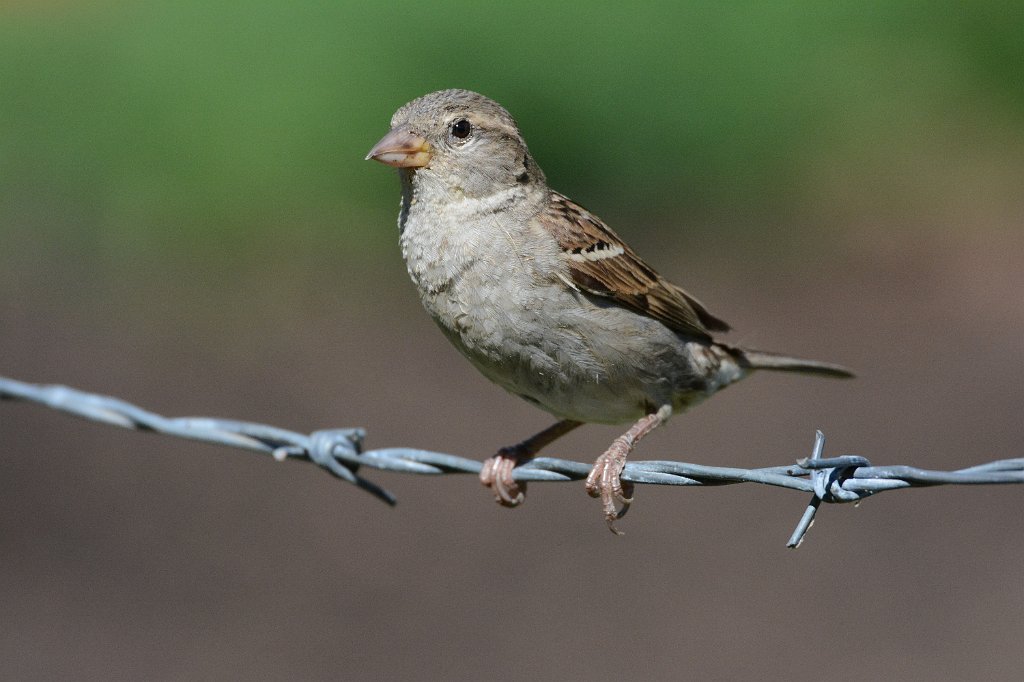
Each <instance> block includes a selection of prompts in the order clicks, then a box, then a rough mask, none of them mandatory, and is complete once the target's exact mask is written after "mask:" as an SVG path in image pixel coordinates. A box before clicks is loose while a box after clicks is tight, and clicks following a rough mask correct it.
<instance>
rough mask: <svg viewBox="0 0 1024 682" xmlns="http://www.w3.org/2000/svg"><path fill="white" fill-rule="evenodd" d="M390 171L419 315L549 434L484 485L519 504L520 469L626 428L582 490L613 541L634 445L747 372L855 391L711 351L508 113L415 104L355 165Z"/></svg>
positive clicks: (705, 316)
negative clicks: (612, 428) (591, 434)
mask: <svg viewBox="0 0 1024 682" xmlns="http://www.w3.org/2000/svg"><path fill="white" fill-rule="evenodd" d="M366 159H367V160H375V161H378V162H380V163H383V164H386V165H388V166H392V167H394V168H397V169H398V174H399V178H400V180H401V204H400V209H399V216H398V229H399V243H400V246H401V251H402V256H403V258H404V259H405V263H406V267H407V270H408V273H409V276H410V277H411V279H412V281H413V283H414V284H415V286H416V289H417V291H418V292H419V296H420V299H421V301H422V303H423V306H424V308H426V310H427V312H428V313H429V314H430V316H431V317H432V318H433V319H434V321H435V322H436V323H437V325H438V326H439V327H440V329H441V332H442V333H443V334H444V335H445V336H446V337H447V338H448V340H449V341H450V342H451V343H452V344H453V345H454V346H455V347H456V348H457V349H458V350H459V351H460V352H461V353H462V355H464V356H465V357H466V359H468V360H469V362H470V363H471V364H472V365H473V366H475V367H476V368H477V369H478V370H479V371H480V372H481V373H482V374H483V375H484V376H485V377H487V378H488V379H490V380H491V381H492V382H494V383H496V384H497V385H499V386H501V387H502V388H504V389H506V390H507V391H509V392H511V393H513V394H515V395H517V396H519V397H521V398H523V399H525V400H526V401H528V402H530V403H532V404H534V405H536V406H537V407H539V408H541V409H543V410H545V411H546V412H548V413H550V414H551V415H553V416H554V417H555V418H556V420H557V421H556V422H555V423H554V424H553V425H552V426H550V427H548V428H547V429H544V430H543V431H541V432H539V433H537V434H535V435H533V436H531V437H529V438H527V439H525V440H523V441H522V442H520V443H518V444H516V445H512V446H507V447H502V448H500V449H499V450H498V451H497V453H496V454H495V455H494V456H492V457H490V458H488V459H487V460H486V461H485V462H484V464H483V467H482V469H481V472H480V480H481V482H482V483H483V485H485V486H486V487H487V488H489V489H490V490H491V492H492V493H493V495H494V497H495V500H496V501H497V502H498V503H499V504H501V505H504V506H508V507H514V506H517V505H519V504H520V503H521V502H523V500H524V497H525V493H526V484H525V483H523V482H517V481H515V480H514V469H515V467H517V466H519V465H521V464H523V463H525V462H528V461H529V460H530V459H532V458H533V457H534V456H535V455H536V454H537V453H538V452H539V451H540V450H541V448H543V447H545V446H547V445H549V444H550V443H552V442H553V441H555V440H556V439H558V438H560V437H562V436H564V435H565V434H567V433H569V432H570V431H572V430H573V429H576V428H577V427H579V426H580V425H582V424H585V423H600V424H630V426H629V427H628V429H627V430H626V431H625V433H623V434H622V435H620V436H618V437H617V438H615V439H614V440H613V441H612V443H611V445H610V446H609V447H608V448H607V450H605V451H604V452H603V453H602V454H601V455H600V456H599V457H597V459H596V461H595V463H594V466H593V469H592V470H591V472H590V474H589V476H588V477H587V479H586V491H587V493H588V494H589V495H590V496H591V497H596V498H599V499H600V501H601V507H602V511H603V514H604V518H605V521H606V523H607V525H608V528H609V529H610V530H611V531H612V532H613V533H616V534H621V531H619V529H618V528H617V525H616V521H618V520H619V519H621V518H622V517H623V516H624V515H625V513H626V512H627V511H628V510H629V508H630V505H631V503H632V502H633V485H632V484H631V483H629V482H626V481H623V480H622V479H621V474H622V471H623V468H624V467H625V464H626V460H627V457H628V456H629V454H630V452H631V451H632V450H633V448H634V447H635V446H636V444H637V443H638V442H639V441H640V439H641V438H643V437H644V436H645V435H647V434H648V433H650V432H651V431H652V430H654V429H655V428H657V427H658V426H660V425H661V424H664V423H665V421H667V420H668V418H669V417H670V416H672V415H673V414H675V413H680V412H683V411H685V410H686V409H688V408H691V407H693V406H695V405H696V404H698V403H700V402H702V401H703V400H705V399H706V398H708V397H710V396H711V395H713V394H715V393H716V392H718V391H720V390H721V389H723V388H725V387H726V386H729V385H731V384H733V383H735V382H737V381H739V380H740V379H742V378H744V377H746V376H748V375H750V374H751V373H752V372H754V371H757V370H778V371H786V372H801V373H806V374H812V375H820V376H828V377H850V376H853V375H852V372H850V370H848V369H846V368H845V367H842V366H840V365H836V364H832V363H827V362H818V361H815V360H804V359H800V358H793V357H788V356H786V355H783V354H779V353H771V352H765V351H759V350H753V349H749V348H742V347H739V346H735V345H731V344H728V343H725V342H722V341H720V340H716V338H715V336H714V334H715V333H724V332H727V331H729V329H730V327H729V325H728V324H726V323H725V322H724V321H722V320H721V319H720V318H718V317H716V316H715V315H713V314H711V313H710V312H709V311H708V309H707V308H706V307H705V306H704V305H703V304H702V303H701V302H700V301H698V300H697V299H696V298H694V297H693V296H691V295H690V294H688V293H687V292H686V291H684V290H683V289H681V288H680V287H678V286H676V285H675V284H672V283H671V282H669V281H667V280H666V279H665V278H663V277H662V276H661V275H659V274H658V273H657V272H656V271H655V270H654V268H652V267H651V266H650V265H648V264H647V263H646V262H645V261H644V260H643V259H641V258H640V256H638V255H637V254H636V252H635V251H633V249H632V248H630V247H629V245H627V244H626V242H625V241H623V240H622V239H621V238H620V237H619V236H618V235H617V234H616V233H615V232H613V231H612V229H611V228H610V227H608V225H606V224H605V223H604V221H602V220H601V219H600V218H598V217H597V216H596V215H594V214H593V213H591V212H590V211H588V210H587V209H585V208H583V206H581V205H580V204H578V203H576V202H575V201H573V200H572V199H570V198H569V197H567V196H565V195H564V194H560V193H559V192H557V191H555V190H553V189H551V188H549V187H548V184H547V179H546V177H545V175H544V172H543V171H542V170H541V168H540V166H538V165H537V162H536V161H535V160H534V158H533V156H532V155H531V154H530V151H529V149H528V148H527V145H526V141H525V140H524V139H523V136H522V134H521V133H520V130H519V127H518V125H517V123H516V121H515V119H513V117H512V115H511V114H509V112H508V111H506V110H505V108H504V107H502V106H501V105H500V104H498V103H497V102H495V101H494V100H492V99H490V98H488V97H485V96H484V95H481V94H479V93H476V92H472V91H470V90H463V89H448V90H439V91H437V92H432V93H430V94H427V95H424V96H422V97H419V98H417V99H414V100H412V101H410V102H409V103H407V104H405V105H404V106H402V107H400V108H399V109H398V110H397V111H396V112H395V114H394V115H393V116H392V118H391V125H390V130H389V131H388V132H387V134H386V135H384V137H383V138H381V140H380V141H379V142H377V144H375V145H374V146H373V147H372V149H370V152H369V154H367V156H366Z"/></svg>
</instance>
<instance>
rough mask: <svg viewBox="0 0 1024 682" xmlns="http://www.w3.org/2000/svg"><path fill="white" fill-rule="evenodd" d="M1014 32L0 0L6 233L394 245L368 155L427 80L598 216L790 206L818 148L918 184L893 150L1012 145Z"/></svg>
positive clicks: (589, 10) (936, 15) (871, 8)
mask: <svg viewBox="0 0 1024 682" xmlns="http://www.w3.org/2000/svg"><path fill="white" fill-rule="evenodd" d="M1022 36H1024V4H1021V3H1006V2H975V3H955V2H913V1H909V0H904V1H889V2H857V3H852V2H846V3H817V2H810V1H809V0H804V1H791V2H772V3H763V2H736V3H704V2H678V1H673V2H652V3H646V4H638V5H633V6H630V5H627V4H624V3H590V4H583V3H580V4H578V5H576V6H575V7H570V6H569V5H563V4H560V3H550V2H535V1H532V2H519V3H501V4H488V3H471V2H457V1H453V0H446V1H442V2H430V3H365V2H350V1H347V0H340V1H332V2H323V1H316V0H293V1H291V2H281V1H280V0H277V1H272V0H246V1H245V2H239V1H237V0H227V1H220V2H210V1H209V0H203V1H202V2H200V1H198V0H177V1H176V2H142V1H141V0H136V1H130V0H122V1H117V0H106V1H94V2H89V3H74V2H60V1H56V0H20V1H16V2H7V3H4V4H3V5H2V6H0V219H2V222H0V234H2V233H3V232H2V231H3V230H6V229H10V228H11V227H12V226H15V225H16V226H17V227H18V228H20V229H29V230H32V229H49V230H54V231H56V232H58V233H60V234H64V235H66V238H67V239H70V240H73V241H74V242H75V243H78V244H80V245H81V246H82V248H86V247H88V246H90V245H91V246H99V248H103V249H106V248H111V249H117V248H125V247H127V248H126V250H127V251H129V252H130V251H131V250H132V249H134V248H136V247H138V245H140V244H145V243H151V244H158V245H161V246H168V245H172V244H176V243H180V242H181V240H183V239H184V240H185V241H188V242H191V241H194V240H210V242H211V243H212V244H213V245H216V244H221V245H223V248H225V249H228V248H231V249H238V248H239V245H244V244H245V243H247V242H248V241H249V240H251V239H254V238H257V237H258V236H259V235H260V234H266V233H268V232H281V231H284V232H285V233H286V234H294V235H300V234H309V233H316V234H329V235H331V237H332V238H333V239H340V240H342V241H341V242H340V243H347V244H349V245H354V246H360V247H366V246H368V245H369V244H370V243H373V242H378V241H380V240H387V243H390V241H391V240H392V239H393V238H394V233H393V230H389V229H387V227H389V226H390V225H392V224H393V220H394V212H395V205H396V203H397V197H398V193H397V188H396V186H395V181H394V178H393V177H391V174H390V173H389V172H387V171H386V170H385V169H383V168H381V167H377V166H371V165H370V164H368V163H365V162H364V161H363V160H362V159H363V156H364V154H365V152H366V150H367V149H369V147H370V146H371V145H372V144H373V143H374V142H375V141H376V140H377V139H378V138H379V137H380V136H381V135H382V134H383V132H384V131H385V130H386V128H387V122H388V120H389V117H390V115H391V113H392V112H393V111H394V109H396V108H397V107H398V106H399V105H401V104H402V103H404V102H406V101H407V100H409V99H412V98H414V97H416V96H418V95H421V94H423V93H426V92H428V91H431V90H434V89H439V88H443V87H466V88H471V89H475V90H479V91H481V92H483V93H484V94H487V95H489V96H491V97H493V98H495V99H497V100H498V101H499V102H501V103H503V104H505V105H506V106H507V107H508V108H509V109H510V110H511V111H512V113H513V115H515V116H516V117H517V119H518V120H519V121H520V124H521V127H522V128H523V130H524V133H525V136H526V138H527V139H528V140H529V141H530V144H531V147H532V149H533V151H534V154H535V156H536V157H537V159H538V161H539V162H540V163H541V165H542V166H543V167H544V169H545V170H546V172H547V174H548V176H549V179H550V180H551V183H552V185H553V186H555V187H558V188H559V189H561V190H563V191H566V192H568V193H570V194H572V195H575V196H577V197H578V198H579V199H580V200H581V201H583V203H584V204H588V205H592V206H593V207H594V208H595V210H598V212H599V213H602V214H604V215H606V216H608V217H609V218H611V217H614V216H615V215H616V213H617V214H618V216H620V217H621V216H622V215H624V213H625V212H626V208H627V206H628V205H629V202H630V198H631V197H639V198H641V199H642V203H643V205H644V206H645V210H644V214H645V215H646V216H647V217H651V216H657V215H667V214H668V213H669V211H670V209H671V208H672V207H674V206H679V205H680V204H682V205H684V206H686V207H689V208H691V209H692V210H694V211H696V212H697V213H698V214H699V213H700V212H701V211H707V210H710V209H709V207H716V206H733V207H738V208H739V209H752V208H757V207H759V206H763V205H770V204H780V205H782V206H783V207H786V206H789V205H796V204H799V202H801V201H802V200H803V193H804V192H806V191H807V190H806V185H807V184H808V182H809V181H813V179H814V178H815V177H816V176H817V175H818V174H819V173H820V172H821V170H822V168H823V164H824V167H825V168H831V169H832V171H831V172H832V173H833V174H835V175H837V176H839V178H840V183H847V182H849V183H854V184H856V183H857V182H859V181H861V180H864V179H870V178H882V180H881V183H883V184H884V183H890V184H891V182H890V181H892V182H896V181H898V182H900V183H903V184H901V185H900V187H901V190H906V189H908V187H909V188H910V190H911V191H912V190H913V187H914V186H915V185H914V184H913V183H915V182H917V183H918V184H920V185H925V184H927V183H928V182H930V179H929V178H928V177H924V178H921V179H919V180H915V179H913V178H909V179H908V176H913V175H915V174H916V171H917V170H918V169H917V167H915V166H914V165H913V164H911V166H910V167H909V168H908V167H896V168H893V162H892V159H893V158H894V157H900V156H903V157H909V158H917V157H918V156H920V154H922V153H923V161H922V162H921V163H924V164H932V163H933V162H938V163H939V164H940V165H941V163H943V162H944V161H943V159H944V158H945V157H948V156H949V154H950V150H954V151H953V152H952V153H953V154H954V155H955V154H956V152H955V150H956V149H957V148H959V147H958V146H963V145H981V146H982V147H984V148H986V149H988V148H991V149H1003V150H1006V149H1013V150H1015V153H1016V151H1019V150H1020V149H1021V145H1020V142H1021V136H1020V131H1021V130H1022V128H1024V88H1022V87H1021V82H1022V71H1024V68H1022V66H1024V40H1022ZM929 149H932V150H934V149H938V150H940V152H938V153H935V154H932V153H930V152H928V151H927V150H929ZM901 150H902V152H903V153H902V154H901ZM922 150H924V152H922ZM945 162H950V163H953V162H954V160H952V159H949V158H945ZM826 174H828V173H826ZM869 182H870V181H869ZM907 183H910V184H909V185H908V184H907ZM875 189H877V186H876V187H875ZM871 191H873V189H872V186H871V185H870V184H869V185H868V186H867V189H865V192H866V193H869V194H870V192H871ZM940 191H941V190H940ZM595 198H599V199H600V201H595ZM598 204H600V205H598ZM384 216H386V217H384ZM382 220H384V221H387V222H386V223H384V224H382V223H381V221H382ZM751 227H753V225H751ZM118 245H120V246H118ZM207 246H210V244H207Z"/></svg>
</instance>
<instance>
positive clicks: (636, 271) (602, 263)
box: [537, 192, 729, 340]
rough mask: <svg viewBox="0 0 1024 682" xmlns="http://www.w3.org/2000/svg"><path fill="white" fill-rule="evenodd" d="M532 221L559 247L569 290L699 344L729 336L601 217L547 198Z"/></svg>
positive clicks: (555, 197) (554, 194)
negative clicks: (654, 322) (612, 304)
mask: <svg viewBox="0 0 1024 682" xmlns="http://www.w3.org/2000/svg"><path fill="white" fill-rule="evenodd" d="M537 220H539V221H540V223H541V225H542V226H543V227H544V228H545V229H546V230H548V231H549V232H550V233H551V234H552V235H553V236H554V237H555V239H556V241H557V242H558V245H559V246H560V247H561V250H562V257H563V259H564V260H565V263H566V264H567V265H568V268H569V273H570V276H571V279H572V285H573V286H575V287H576V288H577V289H579V290H580V291H585V292H586V293H588V294H592V295H594V296H600V297H602V298H606V299H609V300H611V301H614V302H615V303H616V304H618V305H620V306H622V307H624V308H629V309H630V310H633V311H634V312H637V313H640V314H642V315H647V316H649V317H652V318H654V319H656V320H658V321H659V322H661V323H662V324H664V325H665V326H667V327H669V328H670V329H672V330H674V331H676V332H678V333H680V334H684V335H686V336H693V337H696V338H698V339H701V340H710V339H711V335H710V333H709V332H711V331H728V329H729V325H728V324H726V323H725V322H723V321H722V320H720V319H718V318H717V317H715V316H714V315H712V314H711V313H709V312H708V311H707V309H705V308H704V306H703V305H702V304H701V303H700V301H698V300H697V299H695V298H694V297H692V296H690V295H689V294H688V293H686V292H685V291H683V290H682V289H680V288H679V287H677V286H676V285H674V284H672V283H671V282H668V281H666V280H665V279H664V278H662V277H661V275H659V274H658V273H657V272H655V271H654V269H653V268H652V267H651V266H649V265H648V264H647V263H645V262H644V261H643V260H642V259H641V258H640V256H638V255H636V253H634V252H633V250H632V249H631V248H629V246H628V245H627V244H626V243H625V242H623V241H622V239H620V238H619V236H618V235H617V234H615V233H614V232H612V230H611V228H610V227H608V226H607V225H605V224H604V222H602V221H601V219H600V218H598V217H597V216H595V215H594V214H592V213H590V212H589V211H587V210H586V209H585V208H583V207H582V206H580V205H579V204H577V203H575V202H574V201H572V200H571V199H569V198H567V197H565V196H563V195H561V194H558V193H557V192H552V193H551V199H550V201H549V203H548V205H547V208H546V209H545V210H544V211H542V212H541V213H540V215H538V216H537Z"/></svg>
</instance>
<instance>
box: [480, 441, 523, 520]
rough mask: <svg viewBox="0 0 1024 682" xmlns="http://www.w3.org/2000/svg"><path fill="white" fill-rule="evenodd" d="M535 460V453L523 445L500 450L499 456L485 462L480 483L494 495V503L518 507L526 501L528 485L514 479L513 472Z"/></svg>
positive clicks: (481, 470)
mask: <svg viewBox="0 0 1024 682" xmlns="http://www.w3.org/2000/svg"><path fill="white" fill-rule="evenodd" d="M531 459H533V453H532V452H530V451H529V450H528V449H526V448H524V447H523V445H522V443H520V444H519V445H513V446H511V447H507V448H502V449H500V450H498V454H496V455H495V456H494V457H491V458H490V459H488V460H486V461H484V466H483V468H482V469H480V482H481V483H483V484H484V486H485V487H487V488H490V489H491V492H492V493H494V501H495V502H497V503H498V504H500V505H501V506H503V507H518V506H519V505H520V504H522V502H523V500H524V499H526V483H525V482H523V483H519V482H517V481H516V480H515V479H514V478H512V471H513V470H514V469H515V468H516V467H517V466H519V465H520V464H523V463H524V462H529V461H530V460H531Z"/></svg>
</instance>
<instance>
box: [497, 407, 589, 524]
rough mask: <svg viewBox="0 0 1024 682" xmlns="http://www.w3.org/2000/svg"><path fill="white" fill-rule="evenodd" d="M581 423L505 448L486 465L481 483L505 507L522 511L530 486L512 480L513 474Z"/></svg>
mask: <svg viewBox="0 0 1024 682" xmlns="http://www.w3.org/2000/svg"><path fill="white" fill-rule="evenodd" d="M579 425H580V422H574V421H571V420H568V419H563V420H562V421H560V422H557V423H556V424H553V425H552V426H549V427H548V428H546V429H544V430H543V431H541V432H540V433H538V434H536V435H533V436H530V437H529V438H527V439H526V440H524V441H523V442H522V443H520V444H519V445H513V446H511V447H507V448H502V449H501V450H498V454H496V455H495V456H494V457H491V458H490V459H488V460H487V461H485V462H484V466H483V468H482V469H480V482H481V483H483V484H484V486H485V487H487V488H490V490H491V492H492V493H494V499H495V501H496V502H497V503H498V504H500V505H501V506H503V507H518V506H519V505H520V504H522V502H523V500H524V499H526V482H525V481H524V482H522V483H519V482H517V481H516V480H515V479H513V478H512V471H513V470H514V469H515V468H516V467H517V466H519V465H520V464H525V463H526V462H529V461H530V460H531V459H533V456H534V455H536V454H537V453H538V452H540V449H541V448H542V447H544V446H545V445H547V444H549V443H551V442H552V441H554V440H557V439H558V438H561V437H562V436H564V435H565V434H567V433H569V432H570V431H572V430H573V429H575V428H576V427H577V426H579Z"/></svg>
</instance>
